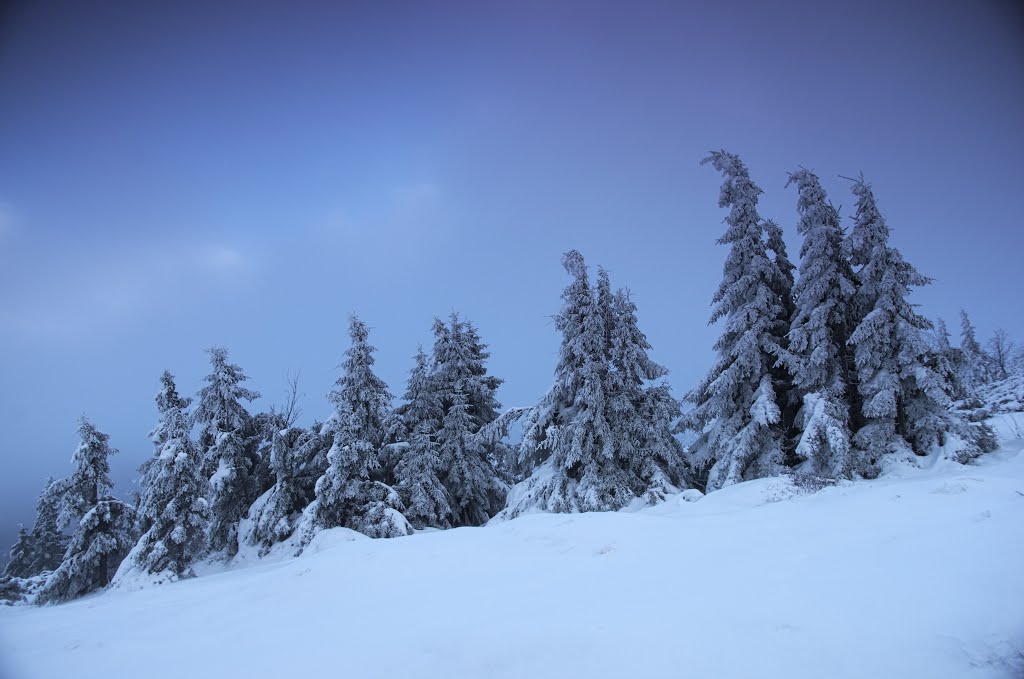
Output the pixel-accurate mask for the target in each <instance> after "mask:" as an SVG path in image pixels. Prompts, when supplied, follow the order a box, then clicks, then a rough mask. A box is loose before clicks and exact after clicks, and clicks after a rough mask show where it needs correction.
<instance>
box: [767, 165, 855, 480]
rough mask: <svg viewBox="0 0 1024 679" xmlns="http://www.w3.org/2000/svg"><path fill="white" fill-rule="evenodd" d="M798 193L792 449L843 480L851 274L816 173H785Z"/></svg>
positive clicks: (819, 471) (848, 466)
mask: <svg viewBox="0 0 1024 679" xmlns="http://www.w3.org/2000/svg"><path fill="white" fill-rule="evenodd" d="M790 184H794V185H796V188H797V191H798V198H797V212H798V213H799V214H800V221H799V222H798V224H797V231H798V232H799V233H800V234H801V235H802V236H803V237H804V242H803V246H802V247H801V249H800V277H799V279H798V280H797V282H796V284H795V285H794V287H793V300H794V307H795V308H794V312H793V318H792V321H791V323H790V329H789V345H788V350H787V351H786V353H785V354H784V357H785V358H784V361H785V363H786V364H787V365H788V366H789V369H790V372H791V373H792V375H793V382H794V383H795V385H796V386H797V388H798V389H799V390H800V393H801V394H802V397H803V405H802V408H801V409H800V412H799V414H798V415H797V428H798V429H799V430H800V431H801V435H800V441H799V443H798V444H797V447H796V453H797V455H798V456H799V457H800V458H802V459H803V460H804V463H803V464H802V465H801V466H800V471H801V472H802V473H805V474H808V475H813V476H827V477H832V478H836V477H839V478H843V477H848V476H850V475H851V474H852V473H853V471H854V468H855V463H854V460H853V457H852V449H851V443H850V407H851V406H850V396H851V392H852V389H851V384H850V382H851V380H850V369H851V368H852V360H851V356H850V355H849V351H848V347H847V340H848V339H849V337H850V332H851V331H852V329H851V319H850V300H851V299H852V297H853V293H854V287H853V280H852V278H853V272H852V271H851V269H850V265H849V263H848V261H847V259H846V257H845V255H844V252H843V229H842V227H841V225H840V222H839V212H838V210H836V209H835V207H833V206H832V204H831V203H829V202H828V199H827V197H826V195H825V191H824V189H823V188H822V186H821V182H820V181H819V180H818V177H817V175H815V174H814V173H813V172H811V171H809V170H804V169H801V170H798V171H796V172H793V173H792V174H790V175H789V181H788V182H787V186H788V185H790Z"/></svg>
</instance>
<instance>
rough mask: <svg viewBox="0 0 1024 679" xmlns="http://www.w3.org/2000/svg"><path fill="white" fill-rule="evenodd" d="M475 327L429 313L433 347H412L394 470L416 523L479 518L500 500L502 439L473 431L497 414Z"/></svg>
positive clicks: (494, 383) (494, 381)
mask: <svg viewBox="0 0 1024 679" xmlns="http://www.w3.org/2000/svg"><path fill="white" fill-rule="evenodd" d="M489 356H490V354H489V352H488V351H487V345H486V344H484V343H483V341H482V340H481V339H480V335H479V332H478V331H477V329H476V327H475V326H473V324H472V323H470V322H469V321H466V320H463V319H461V318H459V316H458V314H452V316H451V318H450V320H449V323H447V324H446V323H445V322H443V321H441V320H440V319H435V321H434V347H433V354H432V358H431V359H429V360H428V358H427V357H426V355H425V354H423V353H422V351H421V352H420V354H419V355H418V356H417V358H416V367H415V368H414V369H413V371H412V373H411V374H410V378H409V384H408V388H407V390H406V394H405V403H404V404H403V405H402V406H400V407H399V409H398V411H399V413H400V416H401V417H402V419H403V422H404V429H405V432H406V441H405V444H404V450H403V455H402V460H401V462H400V463H399V465H398V468H397V470H396V476H397V478H398V488H399V489H400V490H401V492H402V495H403V498H404V499H405V501H406V506H407V511H406V516H408V517H409V519H410V520H411V521H412V522H413V524H414V525H418V526H434V527H438V528H449V527H453V526H463V525H481V524H483V523H485V522H486V521H487V520H489V519H490V518H491V517H492V516H494V515H495V514H497V513H498V512H499V511H500V510H501V509H502V507H503V506H504V501H505V493H506V491H507V486H506V484H505V483H504V482H503V481H502V479H501V474H500V473H499V471H498V469H497V465H498V460H499V459H500V458H502V457H503V455H504V453H505V449H504V445H503V444H501V443H500V442H496V441H493V440H490V439H488V438H487V437H481V436H477V433H478V432H480V430H481V429H482V428H483V427H485V426H486V425H488V424H490V423H491V422H493V421H494V420H495V419H496V418H497V417H498V409H499V408H500V407H501V405H500V404H499V403H498V401H497V398H496V396H495V392H496V390H497V388H498V386H499V385H500V384H501V380H500V379H499V378H497V377H495V376H493V375H489V374H488V373H487V367H486V360H487V358H489Z"/></svg>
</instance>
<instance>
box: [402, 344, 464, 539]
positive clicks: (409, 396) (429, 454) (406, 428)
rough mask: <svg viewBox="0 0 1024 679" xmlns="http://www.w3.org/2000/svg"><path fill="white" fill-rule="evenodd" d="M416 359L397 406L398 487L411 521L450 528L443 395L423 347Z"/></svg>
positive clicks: (406, 514) (421, 524)
mask: <svg viewBox="0 0 1024 679" xmlns="http://www.w3.org/2000/svg"><path fill="white" fill-rule="evenodd" d="M435 328H436V326H435ZM415 360H416V363H415V365H414V366H413V369H412V370H411V371H410V373H409V380H408V383H407V384H406V389H405V395H404V403H403V404H402V405H401V406H399V407H398V408H397V409H396V414H397V415H398V417H399V419H400V421H401V427H402V434H401V437H402V439H403V440H402V453H401V459H400V461H399V462H398V465H397V466H396V468H395V478H396V480H397V481H396V483H397V488H398V491H399V493H400V494H401V496H402V499H403V500H404V502H405V507H406V509H405V516H406V517H407V518H408V519H409V521H410V522H411V523H412V525H414V526H416V527H418V528H422V527H425V526H433V527H436V528H449V527H451V514H452V508H451V505H450V504H449V498H448V489H447V488H445V485H444V482H443V481H442V480H441V477H442V476H443V475H444V473H445V470H444V468H443V467H442V465H441V455H440V446H439V443H438V439H437V432H438V431H439V430H440V428H441V421H440V420H441V417H442V410H441V409H442V404H441V398H440V394H439V393H438V391H437V389H436V383H435V381H434V380H432V379H431V375H430V370H431V366H430V359H429V358H428V357H427V355H426V353H424V351H423V349H422V348H420V349H419V351H418V352H417V353H416V359H415Z"/></svg>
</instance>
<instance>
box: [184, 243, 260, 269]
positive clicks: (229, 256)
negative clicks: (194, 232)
mask: <svg viewBox="0 0 1024 679" xmlns="http://www.w3.org/2000/svg"><path fill="white" fill-rule="evenodd" d="M196 262H197V263H198V264H199V266H200V267H202V268H204V269H206V270H207V271H213V272H216V273H229V272H232V271H238V270H239V269H242V268H244V267H245V266H246V264H248V261H247V260H246V258H245V256H244V255H242V253H241V252H239V251H238V250H236V249H235V248H232V247H227V246H224V245H210V246H206V247H204V248H202V249H201V250H200V251H199V254H198V256H197V257H196Z"/></svg>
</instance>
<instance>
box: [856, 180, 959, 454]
mask: <svg viewBox="0 0 1024 679" xmlns="http://www.w3.org/2000/svg"><path fill="white" fill-rule="evenodd" d="M853 193H854V195H855V196H856V198H857V206H856V216H855V223H854V227H853V229H852V230H851V232H850V237H849V239H850V245H849V247H850V254H851V261H852V263H853V265H854V266H855V267H859V268H858V269H857V270H856V278H857V283H858V287H857V293H856V296H855V304H856V309H857V312H858V317H859V318H860V319H861V320H860V322H859V325H858V326H857V327H856V329H855V330H854V332H853V333H852V335H851V336H850V344H851V345H852V346H853V349H854V360H855V364H856V368H857V374H858V386H859V392H860V397H861V400H862V403H863V425H862V426H861V427H860V428H859V429H858V430H857V432H856V434H855V438H854V440H855V443H856V445H857V447H858V448H860V449H861V450H862V451H864V453H865V454H866V456H867V460H866V463H867V465H870V466H868V467H866V468H865V471H868V472H871V471H873V468H874V467H875V466H877V465H878V464H879V463H880V462H882V461H883V459H885V458H888V457H907V456H908V455H909V454H910V452H911V451H913V452H914V453H917V454H918V455H925V454H927V453H929V452H931V451H932V450H933V449H934V448H935V447H936V446H937V445H943V444H945V443H947V436H948V435H949V434H954V435H956V436H957V437H958V438H959V439H961V442H960V443H961V448H960V451H959V452H958V453H956V457H957V458H958V459H966V458H969V457H972V456H973V455H976V454H977V453H978V452H979V451H978V450H977V446H976V445H975V444H974V443H973V441H972V440H971V439H972V435H971V432H970V431H969V430H968V429H967V427H966V424H965V423H964V422H963V420H962V419H961V418H960V417H959V416H958V415H955V414H954V413H953V412H951V411H950V406H951V399H950V396H949V393H948V392H947V385H946V381H945V380H944V379H943V377H942V375H940V374H939V373H938V372H936V371H935V370H934V368H933V367H932V366H930V365H929V364H928V347H927V344H926V342H925V340H924V338H923V336H922V331H924V330H927V329H929V328H930V327H931V322H930V321H928V319H926V318H924V317H923V316H921V315H920V314H918V313H917V312H916V311H915V310H914V308H913V305H912V304H910V302H909V301H908V299H907V298H908V297H909V295H910V289H911V287H916V286H921V285H926V284H928V283H929V282H930V280H929V279H928V278H926V277H925V276H922V275H921V274H920V273H918V271H917V269H915V268H914V267H913V266H911V265H910V264H909V263H908V262H906V261H905V260H904V259H903V256H902V255H901V254H900V253H899V251H898V250H896V248H893V247H891V246H890V245H889V227H888V225H887V224H886V222H885V218H884V217H883V216H882V214H881V212H879V210H878V206H877V204H876V202H875V197H874V194H873V192H872V190H871V186H870V185H869V184H867V183H866V182H865V181H864V179H863V178H861V179H860V180H858V181H857V182H856V183H854V185H853Z"/></svg>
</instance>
